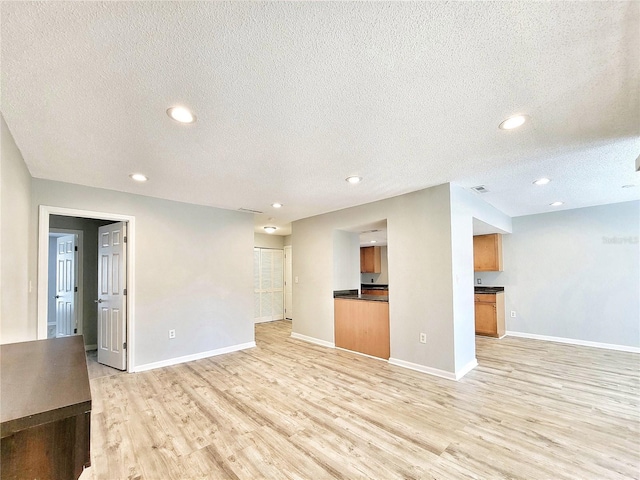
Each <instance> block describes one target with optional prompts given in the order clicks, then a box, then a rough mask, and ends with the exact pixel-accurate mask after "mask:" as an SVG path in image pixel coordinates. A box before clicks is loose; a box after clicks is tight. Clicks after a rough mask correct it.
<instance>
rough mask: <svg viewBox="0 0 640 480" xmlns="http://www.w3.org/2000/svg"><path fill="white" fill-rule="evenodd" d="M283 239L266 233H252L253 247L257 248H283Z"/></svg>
mask: <svg viewBox="0 0 640 480" xmlns="http://www.w3.org/2000/svg"><path fill="white" fill-rule="evenodd" d="M284 238H285V237H283V236H282V235H269V234H268V233H254V234H253V245H254V246H255V247H258V248H275V249H279V250H282V249H283V248H284Z"/></svg>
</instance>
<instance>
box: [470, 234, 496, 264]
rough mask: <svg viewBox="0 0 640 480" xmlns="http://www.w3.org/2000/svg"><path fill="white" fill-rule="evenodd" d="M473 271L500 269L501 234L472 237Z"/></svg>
mask: <svg viewBox="0 0 640 480" xmlns="http://www.w3.org/2000/svg"><path fill="white" fill-rule="evenodd" d="M473 270H474V272H501V271H502V235H500V234H499V233H493V234H490V235H476V236H474V237H473Z"/></svg>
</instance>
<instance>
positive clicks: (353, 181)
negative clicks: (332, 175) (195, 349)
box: [345, 175, 362, 185]
mask: <svg viewBox="0 0 640 480" xmlns="http://www.w3.org/2000/svg"><path fill="white" fill-rule="evenodd" d="M345 180H346V181H347V182H349V183H350V184H352V185H355V184H356V183H360V182H361V181H362V177H359V176H357V175H351V176H350V177H347V178H345Z"/></svg>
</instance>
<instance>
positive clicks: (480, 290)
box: [474, 286, 504, 293]
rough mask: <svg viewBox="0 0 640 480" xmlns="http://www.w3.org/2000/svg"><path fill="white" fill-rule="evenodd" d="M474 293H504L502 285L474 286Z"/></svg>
mask: <svg viewBox="0 0 640 480" xmlns="http://www.w3.org/2000/svg"><path fill="white" fill-rule="evenodd" d="M474 293H504V287H481V286H476V287H474Z"/></svg>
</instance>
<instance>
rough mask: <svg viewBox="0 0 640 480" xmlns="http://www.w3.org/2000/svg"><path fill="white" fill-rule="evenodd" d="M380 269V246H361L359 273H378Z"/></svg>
mask: <svg viewBox="0 0 640 480" xmlns="http://www.w3.org/2000/svg"><path fill="white" fill-rule="evenodd" d="M381 271H382V261H381V256H380V247H361V248H360V273H380V272H381Z"/></svg>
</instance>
